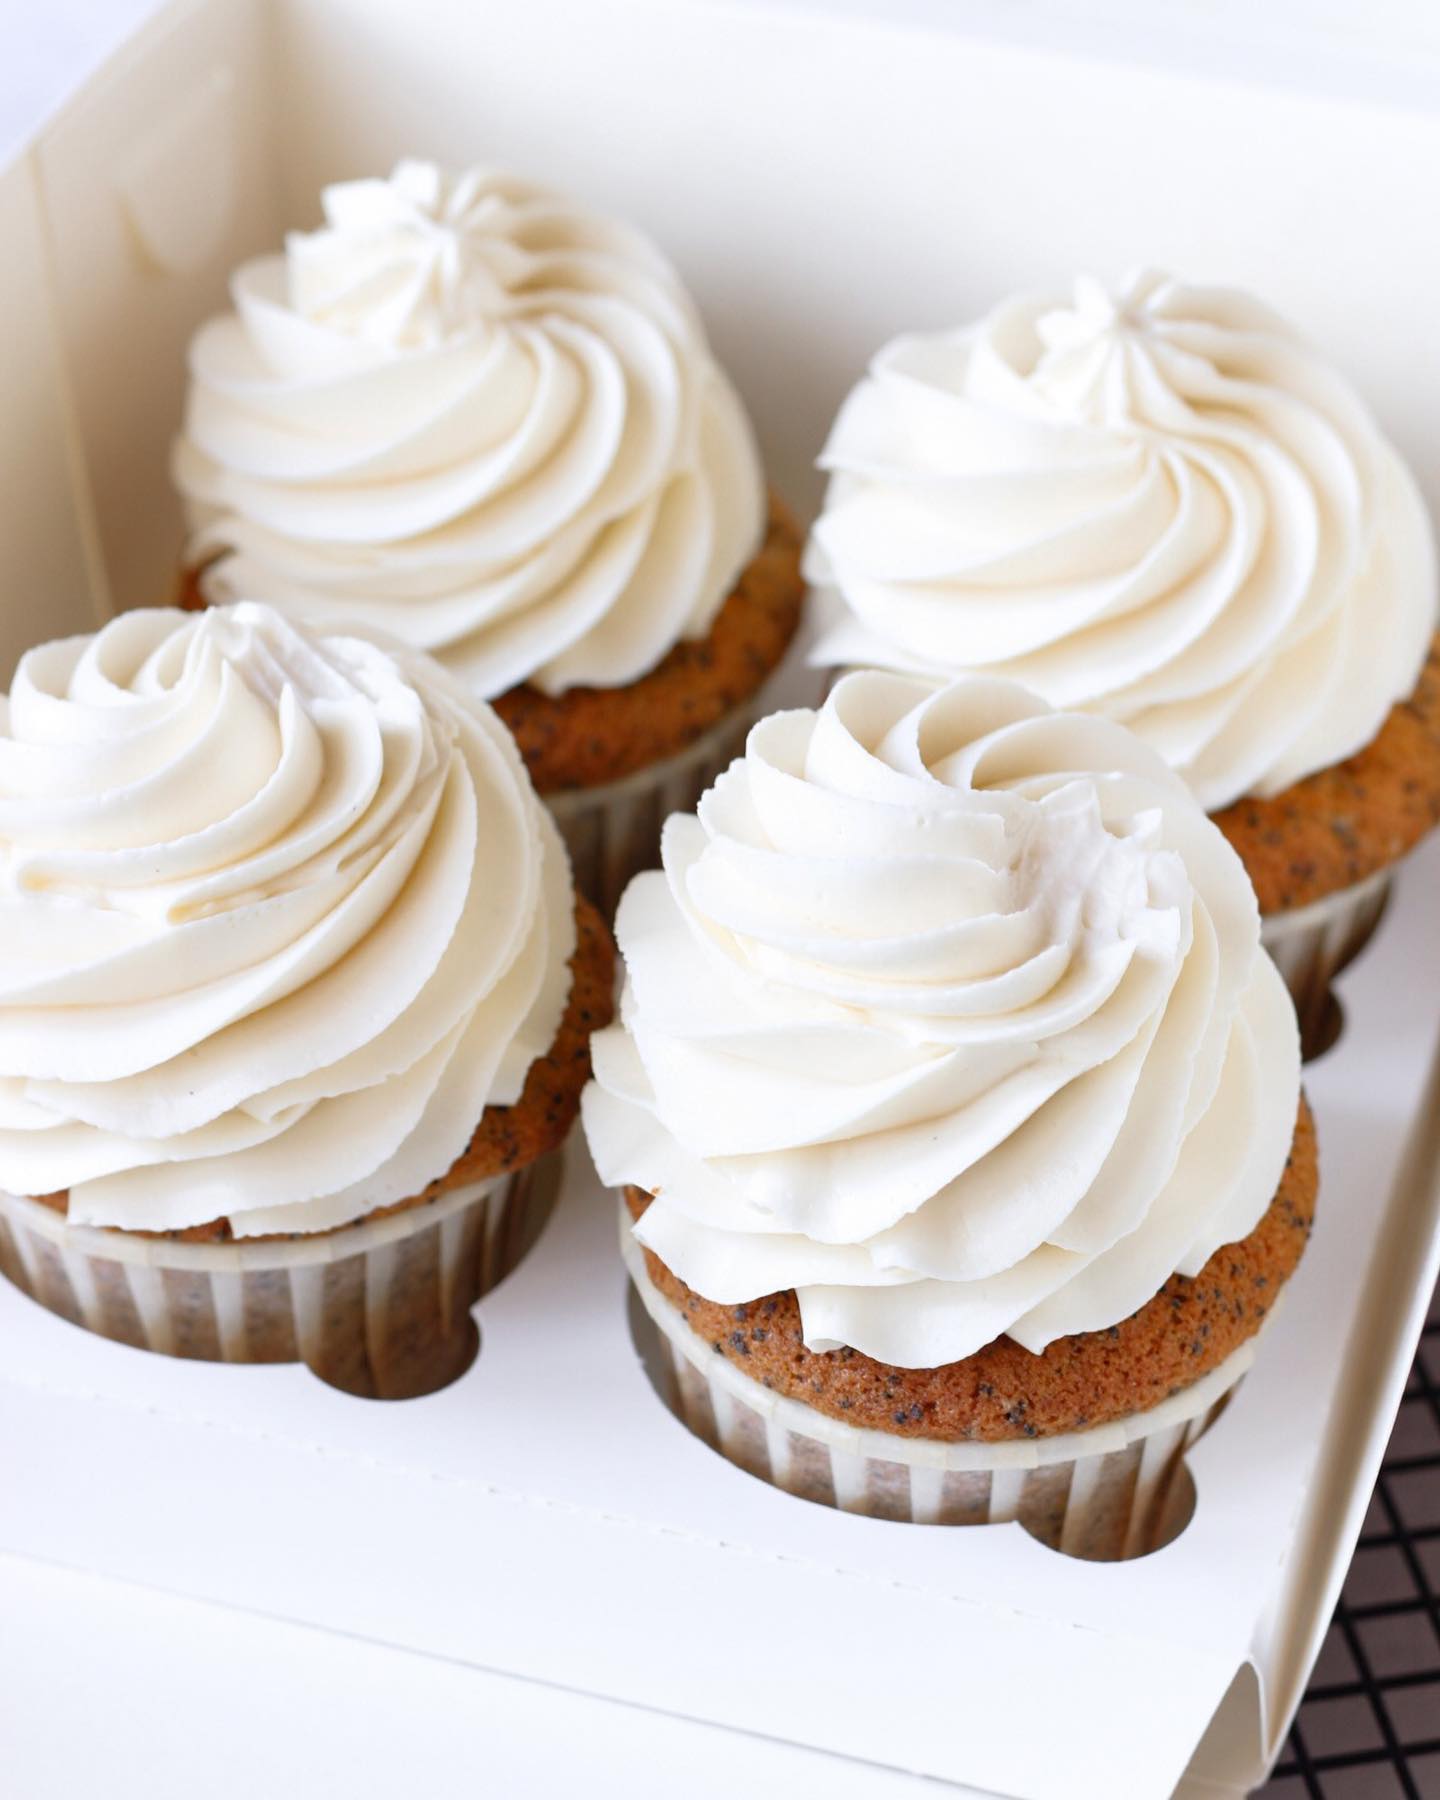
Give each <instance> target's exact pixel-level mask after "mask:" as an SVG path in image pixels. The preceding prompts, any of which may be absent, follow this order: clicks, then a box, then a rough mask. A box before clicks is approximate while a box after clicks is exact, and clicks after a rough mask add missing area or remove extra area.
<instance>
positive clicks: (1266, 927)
mask: <svg viewBox="0 0 1440 1800" xmlns="http://www.w3.org/2000/svg"><path fill="white" fill-rule="evenodd" d="M1390 880H1391V871H1390V870H1389V869H1381V870H1379V871H1378V872H1377V873H1376V874H1374V875H1371V876H1369V877H1368V878H1367V879H1366V880H1364V881H1359V882H1356V884H1355V885H1354V887H1348V888H1342V889H1340V891H1339V892H1338V893H1334V894H1327V895H1326V896H1325V898H1324V899H1323V900H1317V901H1315V902H1314V903H1313V904H1312V905H1310V906H1300V907H1296V908H1295V909H1294V911H1293V912H1281V913H1268V914H1266V915H1265V916H1263V917H1262V919H1261V921H1260V941H1261V943H1262V944H1264V946H1265V948H1266V949H1267V950H1268V951H1269V952H1270V955H1271V957H1272V958H1273V959H1274V962H1275V966H1276V968H1278V969H1279V971H1280V973H1281V975H1282V976H1283V977H1284V978H1285V985H1286V987H1287V988H1289V990H1290V996H1291V998H1292V999H1293V1000H1294V1002H1295V1011H1296V1014H1297V1016H1298V1018H1299V1021H1300V1047H1301V1050H1302V1052H1303V1054H1304V1055H1305V1057H1306V1058H1307V1059H1309V1058H1311V1057H1315V1056H1319V1055H1320V1053H1321V1052H1322V1051H1324V1050H1328V1049H1329V1048H1330V1046H1331V1045H1332V1044H1333V1043H1334V1042H1335V1040H1336V1038H1337V1037H1338V1036H1339V1035H1340V1027H1341V1018H1340V1008H1339V1005H1338V1003H1337V1002H1336V1000H1335V997H1334V994H1333V993H1332V991H1331V988H1332V984H1333V982H1334V980H1335V977H1336V976H1337V975H1338V974H1339V973H1340V971H1341V970H1342V969H1343V968H1344V967H1345V966H1346V964H1347V963H1350V962H1353V961H1354V959H1355V958H1356V957H1357V956H1358V955H1359V954H1360V952H1361V951H1362V950H1363V949H1364V948H1365V946H1366V944H1368V943H1369V942H1370V939H1371V937H1372V936H1373V935H1374V932H1375V928H1376V926H1377V925H1378V924H1379V923H1380V919H1381V916H1382V914H1383V913H1384V911H1385V903H1386V901H1387V900H1388V899H1389V897H1390Z"/></svg>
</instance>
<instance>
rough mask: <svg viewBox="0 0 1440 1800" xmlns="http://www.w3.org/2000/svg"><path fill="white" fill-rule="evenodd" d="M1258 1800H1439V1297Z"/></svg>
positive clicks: (1433, 1308) (1433, 1306) (1431, 1306)
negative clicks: (1322, 1633)
mask: <svg viewBox="0 0 1440 1800" xmlns="http://www.w3.org/2000/svg"><path fill="white" fill-rule="evenodd" d="M1258 1800H1440V1289H1437V1290H1436V1295H1435V1298H1434V1299H1432V1301H1431V1303H1430V1315H1429V1319H1428V1322H1427V1323H1426V1326H1425V1329H1424V1332H1423V1334H1422V1336H1421V1339H1420V1346H1419V1349H1418V1351H1417V1352H1416V1356H1415V1365H1414V1367H1413V1368H1412V1369H1411V1371H1410V1379H1409V1381H1408V1382H1407V1383H1406V1385H1405V1397H1404V1399H1403V1400H1402V1401H1401V1403H1400V1411H1399V1414H1398V1415H1397V1417H1396V1420H1395V1429H1394V1431H1393V1432H1392V1433H1391V1436H1390V1443H1389V1445H1388V1447H1387V1449H1386V1451H1385V1460H1384V1464H1383V1466H1382V1468H1381V1470H1380V1477H1379V1480H1378V1481H1377V1483H1376V1485H1375V1493H1374V1496H1373V1497H1372V1499H1371V1501H1370V1507H1369V1511H1368V1512H1367V1513H1366V1515H1365V1522H1364V1525H1363V1526H1362V1527H1361V1532H1360V1541H1359V1543H1358V1544H1357V1545H1356V1547H1355V1558H1354V1561H1353V1562H1352V1563H1351V1565H1350V1571H1349V1574H1348V1575H1347V1576H1346V1578H1345V1586H1344V1588H1343V1590H1342V1591H1341V1596H1340V1601H1339V1604H1338V1605H1337V1606H1336V1608H1335V1616H1334V1618H1333V1619H1332V1620H1331V1623H1330V1629H1329V1631H1328V1632H1327V1634H1326V1637H1325V1642H1324V1645H1323V1647H1322V1649H1321V1651H1320V1656H1319V1660H1318V1661H1317V1662H1316V1665H1315V1670H1314V1673H1313V1674H1312V1676H1311V1679H1310V1686H1309V1688H1308V1689H1307V1690H1306V1694H1305V1698H1304V1701H1303V1702H1302V1704H1301V1707H1300V1711H1299V1714H1298V1715H1297V1717H1296V1720H1295V1723H1294V1725H1293V1727H1292V1728H1291V1731H1290V1736H1289V1738H1288V1739H1287V1741H1286V1744H1285V1748H1284V1749H1283V1750H1282V1751H1281V1753H1280V1760H1279V1762H1278V1763H1277V1764H1276V1767H1275V1772H1274V1774H1273V1775H1272V1776H1271V1777H1270V1780H1269V1781H1268V1782H1267V1783H1266V1785H1265V1786H1264V1787H1263V1788H1261V1789H1259V1790H1258Z"/></svg>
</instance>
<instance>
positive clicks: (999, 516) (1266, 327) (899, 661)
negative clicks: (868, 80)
mask: <svg viewBox="0 0 1440 1800" xmlns="http://www.w3.org/2000/svg"><path fill="white" fill-rule="evenodd" d="M821 460H822V465H823V466H824V467H826V468H828V469H829V470H830V471H831V475H832V479H831V485H830V490H829V493H828V495H827V499H826V504H825V509H824V513H823V515H822V517H821V519H820V521H819V522H818V524H817V525H816V528H815V534H814V537H813V539H812V543H811V547H810V553H809V558H808V564H807V570H808V573H809V575H810V577H811V579H812V580H813V581H814V582H815V583H816V584H817V585H818V586H819V587H820V588H821V589H822V590H823V592H824V594H825V602H824V604H825V605H826V607H827V608H828V611H829V614H830V625H829V629H828V630H827V631H826V632H825V634H824V636H823V637H822V639H821V640H820V643H819V645H818V646H817V649H816V653H815V656H816V660H817V661H821V662H826V663H830V664H834V665H841V666H843V665H846V664H854V665H861V664H872V665H878V666H880V667H885V668H894V669H906V670H913V671H916V672H924V673H928V674H931V675H934V676H937V677H949V676H953V675H955V674H958V673H962V672H965V671H984V672H987V673H991V674H996V675H1000V676H1005V677H1010V678H1013V679H1015V680H1018V681H1021V682H1023V683H1024V684H1025V685H1026V686H1027V687H1031V688H1033V689H1034V690H1035V691H1036V692H1037V693H1040V694H1042V695H1043V696H1044V697H1045V698H1046V699H1048V700H1049V701H1050V702H1051V703H1052V704H1053V705H1057V706H1065V707H1080V708H1084V709H1086V710H1090V711H1095V712H1098V713H1101V714H1103V715H1104V716H1106V717H1109V718H1114V719H1117V720H1120V721H1122V722H1124V723H1125V724H1128V725H1129V726H1130V727H1131V728H1132V729H1133V730H1135V731H1136V732H1137V733H1138V734H1139V735H1140V736H1141V737H1142V738H1144V739H1145V740H1146V741H1147V742H1148V743H1150V744H1151V745H1152V746H1153V747H1154V748H1155V749H1156V750H1158V751H1159V752H1160V753H1161V755H1163V756H1164V757H1165V758H1166V760H1167V761H1168V762H1169V763H1170V764H1171V765H1172V766H1173V767H1175V768H1177V769H1178V770H1180V772H1181V773H1182V774H1183V775H1184V776H1185V777H1186V779H1187V780H1188V781H1189V783H1190V784H1191V786H1192V787H1193V789H1194V791H1195V792H1196V794H1197V795H1198V796H1199V798H1200V799H1201V801H1202V803H1203V804H1204V805H1205V806H1206V807H1207V808H1209V809H1211V810H1215V809H1218V808H1220V807H1222V806H1225V805H1227V804H1229V803H1230V802H1231V801H1233V800H1235V799H1238V798H1239V797H1240V796H1241V795H1242V794H1246V793H1254V794H1272V793H1276V792H1278V791H1280V790H1281V789H1282V788H1285V787H1287V786H1289V785H1291V784H1292V783H1294V782H1295V781H1298V780H1300V779H1302V778H1303V777H1304V776H1305V775H1307V774H1310V773H1312V772H1313V771H1314V770H1316V769H1318V768H1321V767H1324V766H1327V765H1329V764H1331V763H1334V762H1338V761H1342V760H1343V759H1344V758H1345V757H1347V756H1349V755H1351V754H1352V753H1353V752H1354V751H1355V750H1357V749H1359V748H1360V747H1361V746H1362V745H1363V744H1365V743H1367V742H1369V741H1370V740H1371V739H1372V738H1373V737H1374V736H1375V734H1376V733H1377V732H1378V730H1379V729H1380V726H1381V725H1382V724H1383V722H1384V719H1385V714H1386V712H1387V711H1388V710H1389V708H1390V706H1391V705H1393V704H1394V702H1395V701H1396V700H1398V699H1400V698H1402V697H1403V696H1404V695H1405V694H1407V693H1409V692H1410V691H1411V689H1412V688H1413V687H1414V684H1415V681H1416V679H1417V677H1418V674H1419V670H1420V667H1421V665H1422V663H1423V662H1424V658H1425V654H1426V650H1427V647H1428V643H1429V639H1430V635H1431V633H1432V632H1433V630H1434V627H1435V611H1436V588H1435V560H1434V547H1433V542H1432V538H1431V533H1430V527H1429V522H1428V520H1427V518H1426V515H1425V510H1424V506H1423V503H1422V501H1421V500H1420V497H1419V494H1418V492H1417V490H1416V488H1415V485H1414V482H1413V480H1412V479H1411V477H1410V475H1409V473H1408V472H1407V470H1406V469H1405V467H1404V465H1403V464H1402V462H1401V461H1400V458H1399V457H1398V455H1397V454H1396V452H1395V450H1394V449H1393V447H1392V446H1391V445H1390V444H1389V443H1388V442H1387V441H1386V440H1385V439H1384V438H1383V437H1382V436H1381V435H1380V433H1379V431H1378V429H1377V428H1376V426H1375V423H1374V421H1373V420H1372V419H1371V417H1370V415H1369V414H1368V413H1367V412H1366V410H1365V408H1364V407H1363V405H1362V404H1361V402H1360V401H1359V399H1358V398H1357V396H1356V395H1355V394H1354V392H1353V391H1352V390H1351V389H1350V387H1349V386H1348V385H1347V384H1346V383H1345V382H1344V381H1342V380H1341V378H1340V377H1339V376H1338V375H1337V374H1335V373H1334V372H1333V371H1332V370H1330V369H1328V368H1327V367H1326V366H1325V365H1324V363H1323V362H1322V361H1321V360H1320V359H1319V358H1318V357H1317V356H1316V355H1315V354H1314V352H1313V351H1311V350H1310V349H1309V348H1308V347H1307V346H1306V345H1304V344H1303V343H1302V342H1301V341H1300V340H1299V339H1298V338H1297V337H1296V336H1295V334H1294V333H1293V332H1292V331H1291V330H1290V329H1289V327H1288V326H1286V325H1285V323H1284V322H1283V321H1282V320H1281V319H1279V318H1278V317H1277V316H1276V315H1275V314H1274V313H1272V312H1270V311H1269V310H1268V309H1267V308H1265V307H1263V306H1261V305H1260V304H1259V303H1258V302H1257V301H1254V300H1252V299H1250V298H1249V297H1248V296H1246V295H1244V294H1239V293H1235V292H1232V291H1229V290H1225V289H1213V288H1197V287H1190V286H1186V285H1184V284H1182V283H1179V282H1177V281H1174V280H1172V279H1170V278H1169V277H1167V276H1164V275H1160V274H1156V273H1154V272H1152V271H1146V272H1143V273H1141V274H1138V275H1135V276H1132V277H1131V278H1130V279H1129V280H1128V281H1126V282H1125V283H1124V284H1122V285H1121V287H1120V288H1119V289H1118V290H1116V291H1114V292H1110V291H1108V290H1106V289H1105V288H1104V287H1102V286H1101V285H1100V284H1099V283H1098V282H1095V281H1093V280H1089V279H1082V280H1080V281H1078V282H1077V283H1076V284H1075V288H1074V292H1073V295H1072V296H1071V297H1070V299H1069V300H1068V302H1067V301H1065V300H1063V299H1056V298H1053V297H1051V298H1044V299H1022V300H1016V301H1012V302H1010V303H1008V304H1006V305H1004V306H1001V307H998V308H996V310H995V311H994V312H992V313H990V314H989V315H988V316H987V317H986V318H985V319H983V320H981V321H980V323H979V324H977V325H975V326H973V327H971V328H969V329H967V330H963V331H956V332H945V333H939V334H935V335H933V336H929V337H911V338H901V339H898V340H896V341H895V342H894V343H892V344H890V345H888V346H887V347H886V348H885V349H884V350H882V351H881V352H880V354H879V355H878V356H877V357H876V359H875V361H874V363H873V364H872V366H871V370H870V373H869V374H868V375H867V377H866V378H865V380H864V381H862V382H861V383H860V385H859V386H858V387H857V388H856V389H855V391H854V392H853V393H852V394H851V395H850V397H849V399H848V400H847V401H846V402H845V405H844V406H843V407H842V409H841V411H840V414H839V416H838V418H837V419H836V422H835V425H834V428H833V429H832V432H831V435H830V439H829V442H828V443H827V445H826V447H825V451H824V454H823V456H822V459H821Z"/></svg>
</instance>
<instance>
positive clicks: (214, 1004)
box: [0, 603, 612, 1398]
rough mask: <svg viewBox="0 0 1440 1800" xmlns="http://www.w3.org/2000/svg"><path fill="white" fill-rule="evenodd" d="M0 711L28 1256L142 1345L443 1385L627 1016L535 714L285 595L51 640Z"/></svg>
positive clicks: (2, 1222) (3, 1162) (45, 1275)
mask: <svg viewBox="0 0 1440 1800" xmlns="http://www.w3.org/2000/svg"><path fill="white" fill-rule="evenodd" d="M0 728H3V729H0V886H3V895H4V902H3V904H4V911H5V933H4V939H3V951H0V960H3V969H4V974H3V990H0V1059H3V1076H0V1270H3V1272H4V1274H5V1275H6V1276H8V1277H9V1279H10V1280H11V1281H12V1282H14V1283H15V1284H16V1285H17V1286H18V1287H20V1288H22V1289H23V1290H24V1291H25V1292H26V1293H28V1294H30V1295H31V1296H33V1298H34V1299H36V1300H37V1301H39V1302H40V1303H41V1304H42V1305H44V1306H47V1307H49V1308H50V1310H51V1311H52V1312H56V1313H60V1314H62V1315H63V1316H64V1317H66V1318H68V1319H71V1320H72V1321H73V1322H74V1323H76V1324H77V1325H82V1326H85V1327H88V1328H89V1329H90V1330H91V1331H94V1332H98V1333H99V1334H101V1335H102V1336H105V1337H109V1338H116V1339H119V1340H121V1341H122V1342H125V1343H128V1344H133V1345H136V1346H139V1347H142V1348H146V1349H151V1350H159V1351H164V1352H168V1353H170V1354H172V1355H175V1356H185V1357H198V1358H204V1359H211V1360H223V1361H226V1362H290V1361H302V1362H305V1363H307V1364H308V1365H309V1366H310V1367H311V1368H312V1369H313V1370H314V1371H315V1372H316V1374H318V1375H320V1376H321V1377H323V1379H324V1380H326V1381H327V1382H329V1383H331V1384H332V1385H333V1386H336V1387H339V1388H343V1389H345V1390H347V1391H348V1392H350V1393H354V1394H362V1395H369V1396H376V1397H381V1398H402V1397H406V1396H409V1395H413V1394H419V1393H427V1392H430V1391H432V1390H434V1389H435V1388H438V1387H441V1386H443V1385H444V1384H445V1383H446V1382H447V1381H449V1380H451V1379H453V1378H454V1376H455V1375H457V1374H458V1373H460V1372H461V1371H462V1370H463V1369H464V1368H465V1367H466V1366H468V1363H469V1361H470V1359H471V1358H472V1357H473V1355H474V1352H475V1347H476V1344H477V1342H478V1339H477V1336H476V1333H475V1328H474V1325H473V1323H472V1322H471V1319H470V1307H471V1305H472V1304H473V1302H474V1301H475V1300H476V1299H477V1298H478V1297H479V1295H480V1294H481V1292H483V1291H484V1289H485V1288H487V1287H489V1286H492V1285H493V1284H494V1283H495V1282H496V1281H498V1280H499V1279H500V1278H501V1277H502V1276H503V1275H504V1274H505V1273H506V1272H507V1270H508V1269H509V1268H511V1267H512V1266H513V1265H514V1263H515V1262H516V1261H517V1260H518V1258H519V1256H520V1255H521V1254H522V1253H523V1251H524V1250H525V1249H526V1248H527V1247H528V1244H529V1242H530V1241H531V1240H532V1239H533V1237H534V1235H535V1233H536V1231H537V1230H538V1228H539V1226H540V1224H541V1223H543V1219H544V1216H545V1213H546V1210H547V1208H548V1204H549V1201H550V1199H551V1197H553V1193H554V1189H555V1182H556V1177H557V1171H558V1166H559V1155H558V1153H559V1150H560V1146H561V1143H562V1141H563V1139H564V1138H565V1135H566V1133H567V1131H568V1129H569V1127H570V1125H571V1124H572V1122H573V1120H574V1116H575V1113H576V1110H577V1108H578V1104H579V1093H580V1088H581V1086H582V1085H583V1083H584V1080H585V1078H586V1076H587V1075H588V1072H589V1060H588V1050H587V1040H588V1035H589V1031H590V1029H591V1027H592V1026H594V1025H595V1024H597V1023H603V1022H604V1021H605V1020H607V1019H608V1018H609V1016H610V1011H611V1008H610V993H611V982H612V955H611V950H610V947H609V943H608V938H607V935H606V931H605V928H604V926H603V925H601V924H600V922H599V920H598V919H597V918H596V916H595V914H594V912H593V911H592V910H591V908H590V907H589V906H588V905H587V904H586V903H585V902H584V901H578V902H577V901H576V899H575V897H574V894H573V891H572V888H571V882H570V875H569V871H568V869H567V867H566V862H565V853H564V849H563V846H562V845H561V843H560V840H559V837H558V834H557V833H556V830H555V828H554V825H553V824H552V822H551V820H550V818H549V815H548V814H547V813H546V812H545V809H544V808H543V807H542V806H541V805H540V804H539V802H538V800H537V799H536V797H535V793H534V790H533V788H532V787H531V785H530V781H529V779H528V777H527V776H526V773H525V769H524V766H523V764H522V763H521V761H520V758H519V756H518V755H517V753H516V751H515V747H514V745H513V743H512V742H511V740H510V737H509V734H508V733H507V732H506V731H505V729H504V727H503V726H502V725H501V724H500V722H499V721H498V720H497V719H496V717H495V716H494V714H493V713H492V712H491V711H490V709H489V708H488V707H486V706H484V705H483V704H481V703H480V702H478V701H476V700H475V699H474V698H473V697H471V696H470V695H469V694H468V693H467V692H466V691H465V690H464V688H462V687H461V686H460V685H459V684H458V683H457V682H455V681H454V680H453V679H452V678H451V677H449V676H447V675H446V674H445V673H444V671H443V670H441V669H440V668H438V667H437V666H436V665H435V664H434V663H432V662H431V661H430V660H429V659H428V658H426V657H423V656H420V655H417V654H416V653H415V652H413V651H410V650H408V649H406V648H405V647H404V646H402V645H398V644H394V643H390V644H384V645H382V644H380V643H378V642H376V641H373V640H370V639H366V638H363V637H360V636H358V635H352V636H329V637H321V636H318V635H314V634H312V633H310V632H308V631H306V630H305V629H304V628H302V627H300V626H298V625H295V624H293V623H289V622H287V621H286V620H285V619H283V618H282V617H281V616H280V615H278V614H277V613H275V612H274V611H272V610H271V608H269V607H268V606H263V605H259V604H251V603H246V604H242V605H237V606H226V607H218V608H216V609H214V610H212V611H209V612H206V613H203V614H199V615H195V614H187V613H184V612H180V611H175V610H171V609H164V610H154V611H141V612H131V613H125V614H122V615H121V616H120V617H119V618H117V619H116V620H115V621H114V622H113V623H112V624H110V625H108V626H106V627H105V629H104V630H103V631H101V632H100V633H99V634H98V635H96V636H93V637H78V638H69V639H66V640H64V641H62V642H58V643H52V644H47V645H45V646H44V647H43V648H40V649H37V650H32V651H31V652H30V653H29V654H28V655H27V656H26V657H25V658H24V659H23V660H22V662H21V664H20V667H19V669H18V671H17V673H16V676H15V684H14V688H13V690H12V692H11V694H10V697H9V700H8V703H4V702H0Z"/></svg>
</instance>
